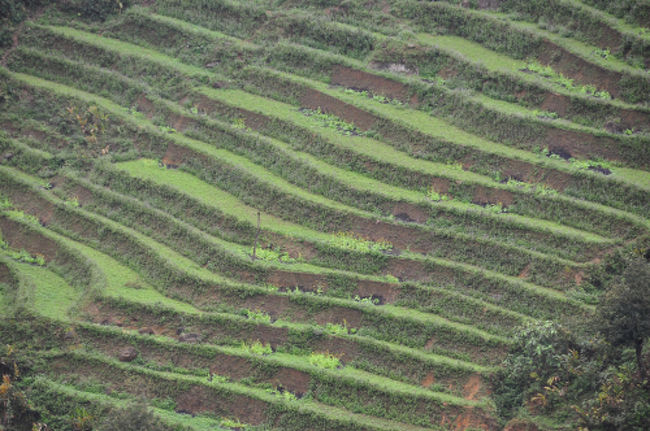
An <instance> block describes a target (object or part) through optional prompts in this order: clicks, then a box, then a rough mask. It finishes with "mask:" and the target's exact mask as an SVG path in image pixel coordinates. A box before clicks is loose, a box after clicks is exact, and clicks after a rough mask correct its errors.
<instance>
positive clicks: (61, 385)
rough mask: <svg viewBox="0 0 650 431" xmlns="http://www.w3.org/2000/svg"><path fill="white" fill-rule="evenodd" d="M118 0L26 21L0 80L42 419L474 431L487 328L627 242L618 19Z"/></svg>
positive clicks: (629, 122)
mask: <svg viewBox="0 0 650 431" xmlns="http://www.w3.org/2000/svg"><path fill="white" fill-rule="evenodd" d="M140 3H142V5H139V6H133V7H130V8H128V9H126V10H125V11H124V12H123V13H121V14H119V15H117V16H114V17H110V18H109V19H108V20H107V21H106V22H87V21H84V20H82V19H79V18H77V17H73V16H70V15H67V14H66V13H64V12H61V11H55V10H54V9H52V10H49V9H47V8H46V10H45V13H44V15H43V17H42V18H39V19H37V20H34V21H28V22H26V23H25V25H24V26H23V27H22V28H21V30H20V31H19V33H17V35H16V37H17V39H16V40H17V43H16V44H15V46H13V47H12V48H11V49H10V50H9V51H8V52H7V55H6V56H5V57H4V58H5V59H6V65H5V66H3V67H2V68H0V84H2V85H3V86H2V87H0V90H2V91H0V104H1V105H2V107H3V109H2V111H1V112H0V204H1V205H0V233H1V236H0V239H1V240H2V242H1V245H2V248H0V314H2V315H3V316H5V315H6V316H12V315H13V314H14V310H18V313H26V314H27V315H29V316H30V319H32V321H33V323H32V328H31V330H30V333H29V335H28V334H26V333H25V334H23V333H20V331H18V332H17V333H15V334H13V335H12V337H13V338H15V341H16V342H19V341H20V340H21V337H26V336H29V337H34V340H35V341H36V342H38V343H40V346H41V351H40V352H38V353H37V355H38V357H39V362H38V363H39V365H38V366H39V367H40V368H39V373H40V375H39V376H38V377H37V378H36V379H35V380H34V385H35V387H37V388H41V389H42V391H43V392H44V393H46V394H48V396H49V397H50V398H52V399H54V398H56V399H57V400H58V401H57V402H56V403H55V402H45V404H44V405H43V406H42V408H43V409H44V410H45V411H48V412H49V414H51V415H53V416H63V415H65V414H66V409H68V408H71V407H70V406H73V405H82V406H85V408H87V409H88V411H89V412H91V413H92V414H93V415H95V416H96V417H103V416H105V415H107V414H108V412H110V410H111V409H113V408H116V407H121V406H125V405H130V404H132V403H134V402H136V400H137V399H144V400H146V402H147V403H148V404H149V405H150V406H152V407H153V408H154V409H153V413H154V415H156V416H157V417H159V418H160V419H161V420H163V422H164V423H166V424H168V425H172V426H173V425H179V424H182V425H184V426H186V427H187V428H188V429H193V430H229V429H242V428H244V429H260V430H261V429H282V430H285V429H286V430H304V429H313V430H320V429H332V430H413V431H415V430H425V429H440V430H443V429H451V430H459V431H460V430H464V429H483V430H497V429H500V425H502V424H499V423H498V421H497V419H496V414H495V405H494V401H493V400H492V399H491V395H490V387H489V381H490V377H491V375H492V373H493V372H494V371H495V370H496V367H498V366H499V364H500V363H501V361H502V360H503V358H504V357H505V355H506V353H507V351H508V348H509V347H510V346H511V344H512V342H511V336H512V334H513V331H515V330H516V329H517V328H519V327H520V326H521V325H525V324H526V323H528V322H532V321H535V320H554V321H564V322H568V321H571V320H573V319H580V318H582V317H583V316H586V315H590V314H591V313H593V311H594V306H593V304H595V303H596V302H597V297H598V285H597V283H598V279H599V276H600V274H602V273H603V271H605V269H604V268H605V267H606V265H608V264H610V262H611V261H610V257H609V256H610V255H611V254H612V253H614V254H615V253H617V252H618V251H619V250H620V249H622V248H623V247H634V246H635V244H637V243H639V244H640V243H641V242H642V241H644V240H647V237H648V234H649V233H648V230H649V228H650V221H649V220H648V218H647V214H648V211H649V210H650V200H649V199H648V194H649V193H650V173H649V172H648V166H650V158H649V155H650V153H649V152H648V151H647V149H648V145H650V138H648V135H647V130H648V129H649V128H650V109H649V108H648V105H647V103H648V102H649V101H650V100H648V97H647V95H648V94H650V91H649V90H650V75H648V72H647V69H646V68H647V64H648V60H647V59H648V58H650V52H649V51H648V50H649V49H650V39H648V36H647V35H646V34H645V32H644V31H643V30H642V29H641V27H639V26H642V25H644V23H643V22H636V21H635V22H632V21H629V20H628V21H624V20H622V19H621V18H620V17H619V18H617V17H615V16H613V13H625V11H621V10H616V11H615V10H613V9H611V8H607V6H606V5H605V4H604V3H603V2H600V1H598V0H585V1H582V2H579V1H576V0H553V1H552V3H553V7H552V8H551V7H549V8H535V7H532V6H526V3H525V2H510V1H504V2H487V3H489V4H490V5H491V7H490V8H489V9H484V10H481V9H472V8H466V7H464V6H463V5H462V4H461V2H457V1H452V0H450V1H442V2H420V1H414V0H400V1H390V2H384V3H382V4H379V3H373V2H371V3H370V4H365V3H364V4H362V2H359V1H357V0H353V1H351V2H346V3H345V5H339V6H336V7H332V6H327V5H324V3H323V2H313V1H310V2H281V3H280V4H278V3H277V2H270V1H259V2H241V1H234V0H216V1H204V0H188V1H182V2H181V1H178V0H158V1H157V2H154V3H153V4H150V2H140ZM484 3H485V2H479V4H481V5H483V4H484ZM487 3H486V4H487ZM531 4H532V3H531ZM601 9H602V10H601ZM569 11H570V12H571V13H568V12H569ZM514 14H517V16H518V17H519V19H518V20H514V19H512V17H513V16H514ZM587 24H588V25H587ZM645 25H647V23H645ZM562 26H573V27H572V28H574V32H573V33H572V34H571V35H570V36H567V35H566V34H562V32H561V31H560V32H558V31H556V28H560V27H562ZM475 28H481V29H482V32H478V31H477V30H476V29H475ZM624 44H627V45H625V46H626V49H623V46H624ZM5 90H6V91H5ZM23 329H24V328H23ZM21 330H22V329H21ZM8 341H11V340H8Z"/></svg>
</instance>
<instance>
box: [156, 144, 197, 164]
mask: <svg viewBox="0 0 650 431" xmlns="http://www.w3.org/2000/svg"><path fill="white" fill-rule="evenodd" d="M196 155H198V154H197V153H195V152H194V151H192V150H190V149H188V148H185V147H181V146H178V145H176V144H171V143H170V144H169V145H168V146H167V151H166V152H165V155H164V156H163V158H162V163H163V164H164V165H165V166H166V167H168V168H177V167H179V166H180V165H182V164H183V163H185V162H186V161H187V160H188V159H189V158H190V157H193V156H196Z"/></svg>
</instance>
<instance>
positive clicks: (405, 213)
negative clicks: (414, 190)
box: [388, 189, 440, 223]
mask: <svg viewBox="0 0 650 431" xmlns="http://www.w3.org/2000/svg"><path fill="white" fill-rule="evenodd" d="M436 191H437V189H436ZM439 193H440V192H439ZM388 207H389V210H388V211H389V212H390V213H391V214H392V215H394V216H395V218H397V219H399V220H402V221H406V222H415V223H425V222H426V221H427V220H428V219H429V213H428V212H427V211H425V210H423V209H422V208H420V207H419V206H417V205H413V204H409V203H406V202H397V203H392V204H389V205H388Z"/></svg>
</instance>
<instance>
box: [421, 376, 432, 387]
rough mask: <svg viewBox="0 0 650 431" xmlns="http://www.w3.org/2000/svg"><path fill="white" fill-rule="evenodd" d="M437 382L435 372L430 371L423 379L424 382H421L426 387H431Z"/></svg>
mask: <svg viewBox="0 0 650 431" xmlns="http://www.w3.org/2000/svg"><path fill="white" fill-rule="evenodd" d="M435 382H436V378H435V377H434V375H433V373H429V374H427V375H426V376H424V378H423V379H422V382H420V384H421V385H422V386H424V387H425V388H428V387H430V386H431V385H432V384H434V383H435Z"/></svg>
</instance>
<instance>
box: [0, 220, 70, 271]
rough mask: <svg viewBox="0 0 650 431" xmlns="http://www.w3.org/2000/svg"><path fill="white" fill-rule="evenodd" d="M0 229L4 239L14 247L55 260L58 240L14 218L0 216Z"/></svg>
mask: <svg viewBox="0 0 650 431" xmlns="http://www.w3.org/2000/svg"><path fill="white" fill-rule="evenodd" d="M0 231H1V232H2V239H3V240H4V241H6V242H7V244H9V246H10V247H12V248H15V249H18V250H21V249H25V250H27V251H28V252H29V253H30V254H32V255H37V256H43V258H44V259H45V260H46V261H50V260H55V259H56V257H57V255H58V252H59V246H58V244H57V243H56V242H54V241H52V240H51V239H49V238H45V237H44V236H43V235H41V234H39V233H37V232H31V231H29V230H27V229H25V228H24V227H23V226H22V225H20V224H19V223H16V222H15V221H13V220H10V219H8V218H5V217H0Z"/></svg>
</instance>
